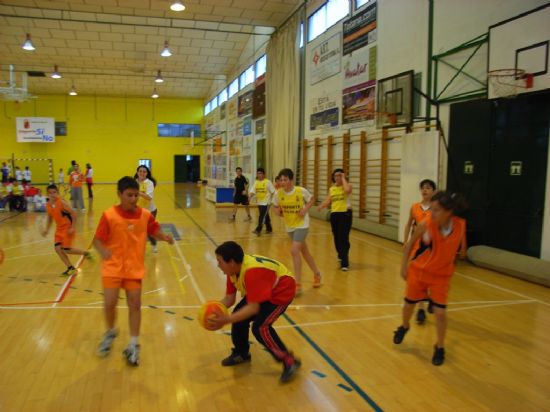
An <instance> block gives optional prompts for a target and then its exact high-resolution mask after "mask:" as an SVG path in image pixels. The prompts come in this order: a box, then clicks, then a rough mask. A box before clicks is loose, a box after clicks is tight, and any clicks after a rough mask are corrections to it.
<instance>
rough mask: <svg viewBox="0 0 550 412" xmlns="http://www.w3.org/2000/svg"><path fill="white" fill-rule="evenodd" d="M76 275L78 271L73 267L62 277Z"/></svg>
mask: <svg viewBox="0 0 550 412" xmlns="http://www.w3.org/2000/svg"><path fill="white" fill-rule="evenodd" d="M76 274H78V270H76V269H75V268H74V267H72V266H71V267H70V268H67V270H66V271H65V272H63V273H62V274H61V276H74V275H76Z"/></svg>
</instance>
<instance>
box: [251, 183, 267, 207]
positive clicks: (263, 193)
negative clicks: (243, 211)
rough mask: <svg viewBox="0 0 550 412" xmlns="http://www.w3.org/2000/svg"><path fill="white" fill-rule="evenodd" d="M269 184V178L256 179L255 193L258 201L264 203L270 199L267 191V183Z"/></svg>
mask: <svg viewBox="0 0 550 412" xmlns="http://www.w3.org/2000/svg"><path fill="white" fill-rule="evenodd" d="M268 184H269V180H267V179H264V180H256V181H255V182H254V193H256V200H257V201H258V203H260V204H261V203H264V202H265V201H266V200H268V197H269V196H268V192H267V185H268Z"/></svg>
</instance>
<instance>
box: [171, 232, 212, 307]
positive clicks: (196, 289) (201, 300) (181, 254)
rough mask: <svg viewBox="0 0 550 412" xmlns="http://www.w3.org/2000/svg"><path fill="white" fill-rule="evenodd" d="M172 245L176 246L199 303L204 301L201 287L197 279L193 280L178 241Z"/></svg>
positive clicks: (189, 266) (191, 272)
mask: <svg viewBox="0 0 550 412" xmlns="http://www.w3.org/2000/svg"><path fill="white" fill-rule="evenodd" d="M174 245H175V246H176V251H177V252H178V255H179V257H180V259H181V261H182V263H183V267H184V268H185V271H186V272H187V275H188V276H189V279H191V284H192V285H193V289H195V293H196V294H197V297H198V298H199V301H200V303H204V302H206V299H205V298H204V295H203V294H202V292H201V289H200V287H199V285H198V284H197V281H196V280H195V277H194V276H193V271H192V270H191V265H190V264H189V263H188V262H187V259H185V256H184V255H183V253H182V252H181V248H180V246H179V245H178V242H174Z"/></svg>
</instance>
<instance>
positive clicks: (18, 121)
mask: <svg viewBox="0 0 550 412" xmlns="http://www.w3.org/2000/svg"><path fill="white" fill-rule="evenodd" d="M15 130H16V135H17V142H18V143H55V119H53V118H52V117H16V118H15Z"/></svg>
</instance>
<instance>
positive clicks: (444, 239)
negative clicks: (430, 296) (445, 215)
mask: <svg viewBox="0 0 550 412" xmlns="http://www.w3.org/2000/svg"><path fill="white" fill-rule="evenodd" d="M452 221H453V230H452V232H451V233H450V234H449V235H448V236H443V235H442V234H441V232H440V231H439V226H438V225H437V223H435V222H433V221H432V220H431V219H428V220H427V221H426V230H427V231H428V233H429V235H430V239H431V243H430V245H427V247H426V245H424V247H425V248H426V249H425V250H424V251H423V252H421V253H420V254H419V255H418V256H416V257H415V258H413V260H412V261H411V263H410V266H409V268H410V269H411V270H413V271H416V272H417V273H418V274H419V275H420V276H422V277H424V276H425V277H428V278H434V277H435V278H442V277H450V276H452V275H453V273H454V271H455V259H456V254H457V252H458V249H459V248H460V242H461V241H462V238H463V236H464V233H465V231H466V221H465V220H464V219H461V218H459V217H456V216H453V217H452Z"/></svg>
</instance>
